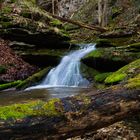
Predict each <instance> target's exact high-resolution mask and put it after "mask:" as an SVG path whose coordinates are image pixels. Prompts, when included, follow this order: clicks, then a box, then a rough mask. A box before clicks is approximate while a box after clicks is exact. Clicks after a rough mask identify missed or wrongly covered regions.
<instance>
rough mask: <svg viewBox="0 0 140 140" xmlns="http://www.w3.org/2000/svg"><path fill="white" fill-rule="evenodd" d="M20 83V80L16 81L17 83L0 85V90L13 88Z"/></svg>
mask: <svg viewBox="0 0 140 140" xmlns="http://www.w3.org/2000/svg"><path fill="white" fill-rule="evenodd" d="M21 82H22V81H21V80H18V81H14V82H10V83H6V84H1V85H0V90H4V89H8V88H12V87H15V86H17V85H18V84H20V83H21Z"/></svg>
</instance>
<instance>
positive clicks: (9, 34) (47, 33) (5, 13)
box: [0, 0, 69, 48]
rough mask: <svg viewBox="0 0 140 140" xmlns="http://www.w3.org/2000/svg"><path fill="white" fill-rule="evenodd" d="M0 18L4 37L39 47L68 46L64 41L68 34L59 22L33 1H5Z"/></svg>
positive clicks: (0, 31)
mask: <svg viewBox="0 0 140 140" xmlns="http://www.w3.org/2000/svg"><path fill="white" fill-rule="evenodd" d="M20 5H22V6H20ZM30 7H31V8H30ZM15 9H17V10H18V11H15ZM0 20H1V27H0V33H1V37H2V38H4V39H9V40H11V41H18V42H24V43H27V44H31V45H36V46H39V47H40V46H41V47H48V48H51V47H52V48H69V43H67V42H66V41H67V40H69V36H68V34H67V33H66V32H65V29H64V27H63V26H60V25H62V24H61V22H60V21H58V20H56V19H54V18H52V17H50V16H49V15H48V14H47V12H45V11H44V10H42V9H40V8H39V7H38V6H37V5H36V4H35V3H34V2H33V1H27V0H23V1H19V3H18V4H17V3H16V1H15V2H12V3H7V2H6V3H5V6H4V7H3V9H2V12H1V13H0Z"/></svg>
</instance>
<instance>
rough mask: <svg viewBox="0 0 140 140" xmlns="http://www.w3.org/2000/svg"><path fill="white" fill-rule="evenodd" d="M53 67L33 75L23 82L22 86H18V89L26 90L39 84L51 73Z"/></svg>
mask: <svg viewBox="0 0 140 140" xmlns="http://www.w3.org/2000/svg"><path fill="white" fill-rule="evenodd" d="M50 69H51V67H47V68H44V69H43V70H41V71H39V72H37V73H35V74H33V75H32V76H30V77H29V78H27V79H25V80H24V81H22V82H21V83H20V84H18V85H17V86H16V88H17V89H25V88H27V87H29V86H31V85H34V84H35V83H37V82H39V81H40V80H42V79H43V77H44V76H45V75H46V74H47V73H48V72H49V70H50Z"/></svg>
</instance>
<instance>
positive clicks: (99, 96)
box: [0, 89, 140, 140]
mask: <svg viewBox="0 0 140 140" xmlns="http://www.w3.org/2000/svg"><path fill="white" fill-rule="evenodd" d="M61 102H62V104H63V107H64V110H63V113H64V115H63V116H60V117H45V116H44V117H39V118H32V119H31V120H29V119H28V120H24V122H21V123H15V124H14V125H12V126H9V125H7V124H5V125H2V126H1V127H0V139H1V140H3V138H4V140H7V139H12V138H13V139H16V138H20V140H21V139H38V140H42V139H43V140H44V139H47V140H49V139H50V140H53V139H55V140H63V139H66V138H69V137H73V136H78V135H83V134H85V133H86V132H90V131H95V130H97V129H100V128H103V127H105V126H109V125H111V124H113V123H115V122H118V121H121V120H123V119H125V118H127V117H130V116H131V115H136V114H137V113H139V111H140V90H126V89H125V90H124V89H117V90H112V89H109V90H106V91H103V92H96V93H95V92H90V93H87V94H83V95H80V96H75V97H68V98H64V99H61ZM0 125H1V123H0Z"/></svg>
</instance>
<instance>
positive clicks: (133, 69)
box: [105, 59, 140, 84]
mask: <svg viewBox="0 0 140 140" xmlns="http://www.w3.org/2000/svg"><path fill="white" fill-rule="evenodd" d="M139 71H140V59H137V60H135V61H133V62H131V63H129V64H128V65H126V66H124V67H122V68H121V69H119V70H118V71H116V72H114V73H113V74H111V75H110V76H108V77H107V78H106V79H105V84H113V83H118V82H120V81H123V80H124V79H126V80H127V79H129V78H131V77H133V76H135V75H137V73H138V72H139Z"/></svg>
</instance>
